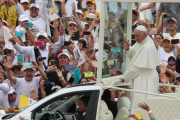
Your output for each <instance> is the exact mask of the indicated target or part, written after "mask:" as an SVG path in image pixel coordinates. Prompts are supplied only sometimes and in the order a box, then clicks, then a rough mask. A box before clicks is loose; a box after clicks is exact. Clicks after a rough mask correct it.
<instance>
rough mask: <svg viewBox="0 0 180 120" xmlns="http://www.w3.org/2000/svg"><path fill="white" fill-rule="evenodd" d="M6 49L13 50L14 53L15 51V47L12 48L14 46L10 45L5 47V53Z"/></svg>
mask: <svg viewBox="0 0 180 120" xmlns="http://www.w3.org/2000/svg"><path fill="white" fill-rule="evenodd" d="M5 49H8V50H13V51H14V48H13V46H12V45H10V44H8V45H5V46H4V47H3V51H4V50H5Z"/></svg>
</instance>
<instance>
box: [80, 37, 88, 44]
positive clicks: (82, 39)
mask: <svg viewBox="0 0 180 120" xmlns="http://www.w3.org/2000/svg"><path fill="white" fill-rule="evenodd" d="M80 40H81V41H85V42H86V44H88V42H87V40H86V39H85V38H80V39H79V41H80Z"/></svg>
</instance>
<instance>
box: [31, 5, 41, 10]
mask: <svg viewBox="0 0 180 120" xmlns="http://www.w3.org/2000/svg"><path fill="white" fill-rule="evenodd" d="M32 7H35V8H38V9H39V5H38V4H32V5H31V6H30V8H32Z"/></svg>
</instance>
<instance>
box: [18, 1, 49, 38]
mask: <svg viewBox="0 0 180 120" xmlns="http://www.w3.org/2000/svg"><path fill="white" fill-rule="evenodd" d="M15 5H16V9H17V11H18V13H19V14H20V15H22V14H26V12H25V11H24V10H23V8H22V7H21V6H20V4H19V3H18V1H17V0H15ZM41 5H42V6H41V8H42V9H40V7H39V5H37V4H32V5H31V6H30V16H29V18H30V22H32V23H33V25H34V26H35V27H37V29H38V31H43V32H47V33H48V35H50V28H49V25H47V24H46V23H47V2H45V0H42V3H41Z"/></svg>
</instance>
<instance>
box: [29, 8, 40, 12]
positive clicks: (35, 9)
mask: <svg viewBox="0 0 180 120" xmlns="http://www.w3.org/2000/svg"><path fill="white" fill-rule="evenodd" d="M30 10H31V11H37V10H39V9H38V8H31V9H30Z"/></svg>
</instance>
